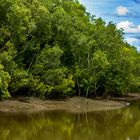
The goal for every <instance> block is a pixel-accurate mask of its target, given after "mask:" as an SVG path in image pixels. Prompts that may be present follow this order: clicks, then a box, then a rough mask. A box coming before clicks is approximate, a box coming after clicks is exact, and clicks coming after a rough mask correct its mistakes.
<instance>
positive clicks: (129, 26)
mask: <svg viewBox="0 0 140 140" xmlns="http://www.w3.org/2000/svg"><path fill="white" fill-rule="evenodd" d="M117 28H118V29H123V30H124V32H126V33H140V25H138V26H136V25H134V23H133V22H130V21H121V22H119V23H118V24H117Z"/></svg>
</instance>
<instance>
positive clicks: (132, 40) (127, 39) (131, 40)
mask: <svg viewBox="0 0 140 140" xmlns="http://www.w3.org/2000/svg"><path fill="white" fill-rule="evenodd" d="M125 40H126V41H127V42H128V43H129V44H133V43H136V42H137V41H138V39H136V38H133V37H127V38H126V39H125Z"/></svg>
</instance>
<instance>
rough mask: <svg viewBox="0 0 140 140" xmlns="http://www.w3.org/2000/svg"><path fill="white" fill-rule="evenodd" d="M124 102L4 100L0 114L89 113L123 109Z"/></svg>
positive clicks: (70, 99) (79, 99) (82, 99)
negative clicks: (51, 111) (62, 111)
mask: <svg viewBox="0 0 140 140" xmlns="http://www.w3.org/2000/svg"><path fill="white" fill-rule="evenodd" d="M125 106H126V104H125V102H120V101H113V100H92V99H86V98H80V97H74V98H69V99H66V100H63V101H54V100H39V99H35V98H30V99H27V100H18V99H16V100H6V101H1V102H0V112H38V111H49V110H65V111H69V112H73V113H76V112H90V111H102V110H112V109H119V108H122V107H125Z"/></svg>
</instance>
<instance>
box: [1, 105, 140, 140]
mask: <svg viewBox="0 0 140 140" xmlns="http://www.w3.org/2000/svg"><path fill="white" fill-rule="evenodd" d="M0 140H140V108H139V107H129V108H125V109H120V110H115V111H108V112H105V111H104V112H92V113H87V114H86V113H82V114H71V113H67V112H64V111H53V112H42V113H38V114H30V115H29V114H1V115H0Z"/></svg>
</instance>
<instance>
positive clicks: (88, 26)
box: [0, 0, 140, 98]
mask: <svg viewBox="0 0 140 140" xmlns="http://www.w3.org/2000/svg"><path fill="white" fill-rule="evenodd" d="M128 92H140V53H139V52H138V51H137V50H136V48H135V47H133V46H130V45H129V44H128V43H126V42H125V41H124V37H123V31H122V30H118V29H117V28H116V25H115V24H113V23H112V22H110V23H108V24H106V23H105V22H104V21H103V20H102V19H101V18H98V19H97V18H95V16H93V15H90V14H89V13H88V12H86V9H85V7H84V6H83V5H81V4H80V3H79V2H78V1H77V0H0V97H1V98H6V97H10V96H16V95H21V94H22V95H25V96H37V97H59V96H60V97H61V96H72V95H79V96H85V97H89V96H108V95H109V96H117V95H120V96H121V95H124V94H127V93H128Z"/></svg>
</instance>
